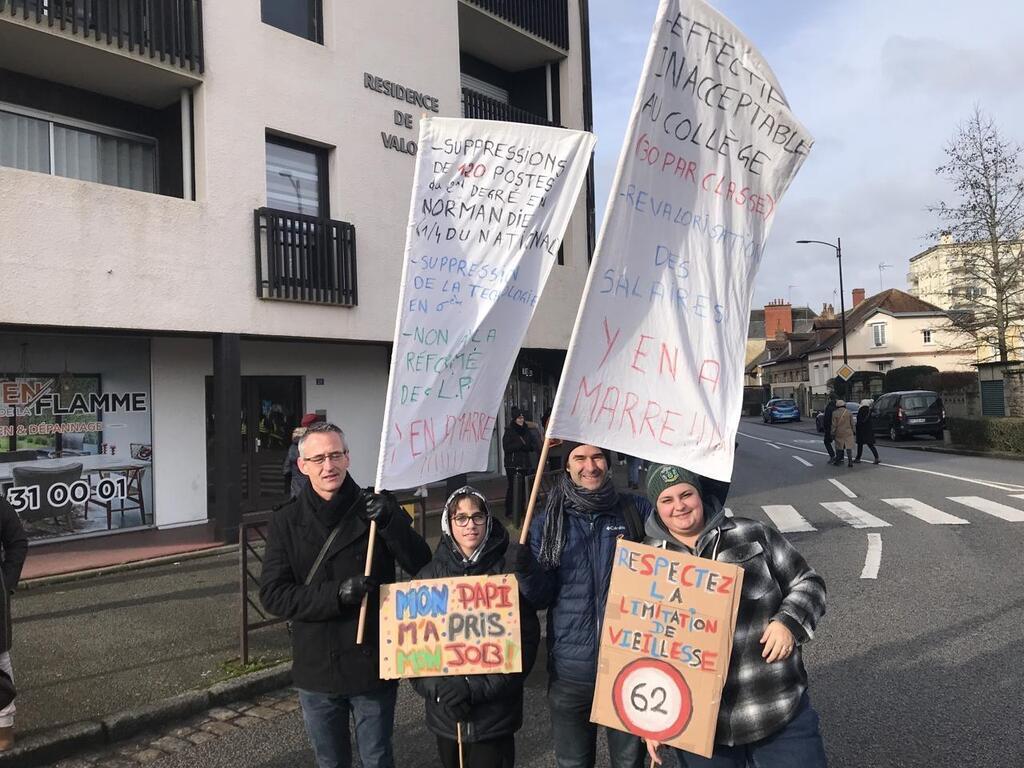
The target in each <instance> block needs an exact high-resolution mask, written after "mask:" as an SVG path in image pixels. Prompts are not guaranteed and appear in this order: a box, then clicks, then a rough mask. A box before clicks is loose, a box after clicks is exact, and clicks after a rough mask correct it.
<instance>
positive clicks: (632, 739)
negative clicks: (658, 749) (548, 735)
mask: <svg viewBox="0 0 1024 768" xmlns="http://www.w3.org/2000/svg"><path fill="white" fill-rule="evenodd" d="M593 702H594V686H593V684H586V683H570V682H569V681H567V680H552V681H551V685H549V686H548V704H549V705H550V707H551V731H552V735H553V736H554V741H555V764H556V765H557V766H558V768H594V761H595V760H596V759H597V726H596V725H594V723H592V722H590V708H591V706H592V705H593ZM605 730H606V731H607V735H608V753H609V755H610V756H611V768H643V765H644V756H645V755H646V754H647V750H646V748H645V747H644V743H643V741H641V739H640V738H639V737H638V736H634V735H632V734H630V733H624V732H623V731H617V730H615V729H613V728H606V729H605Z"/></svg>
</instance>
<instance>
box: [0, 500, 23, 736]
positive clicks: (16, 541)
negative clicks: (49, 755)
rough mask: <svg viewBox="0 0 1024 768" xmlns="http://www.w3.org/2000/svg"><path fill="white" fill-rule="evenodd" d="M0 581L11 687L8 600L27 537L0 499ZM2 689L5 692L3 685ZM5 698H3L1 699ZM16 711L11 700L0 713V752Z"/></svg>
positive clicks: (1, 640)
mask: <svg viewBox="0 0 1024 768" xmlns="http://www.w3.org/2000/svg"><path fill="white" fill-rule="evenodd" d="M0 548H2V552H0V578H2V580H3V581H2V586H3V605H2V607H0V623H2V626H0V671H2V672H3V674H5V675H6V676H7V677H8V678H9V679H10V680H9V682H10V683H11V684H13V682H14V667H13V666H12V665H11V644H12V640H13V636H12V632H11V623H12V619H11V597H12V596H13V595H14V590H15V588H16V587H17V586H18V581H19V580H20V579H21V569H22V566H24V565H25V556H26V555H28V536H27V535H26V533H25V528H24V527H23V526H22V524H21V518H20V517H18V513H17V512H15V511H14V507H12V506H11V505H10V503H8V501H7V499H5V498H3V496H0ZM4 688H7V686H6V685H5V686H4ZM5 698H6V697H5ZM16 711H17V707H16V706H15V704H14V700H13V698H11V701H9V702H8V703H7V704H6V705H5V706H4V707H3V709H0V752H2V751H6V750H8V749H10V748H11V747H13V746H14V715H15V712H16Z"/></svg>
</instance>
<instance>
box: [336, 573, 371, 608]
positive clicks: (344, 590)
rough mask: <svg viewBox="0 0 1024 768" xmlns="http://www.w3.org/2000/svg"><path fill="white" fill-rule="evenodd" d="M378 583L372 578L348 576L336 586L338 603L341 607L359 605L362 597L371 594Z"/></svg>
mask: <svg viewBox="0 0 1024 768" xmlns="http://www.w3.org/2000/svg"><path fill="white" fill-rule="evenodd" d="M378 586H380V582H379V581H377V579H376V578H374V577H373V576H349V577H348V578H347V579H345V580H344V581H343V582H341V584H339V585H338V602H339V603H341V604H342V605H359V604H360V603H361V602H363V595H365V594H366V593H367V592H372V591H373V590H375V589H376V588H377V587H378Z"/></svg>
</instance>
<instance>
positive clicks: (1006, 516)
mask: <svg viewBox="0 0 1024 768" xmlns="http://www.w3.org/2000/svg"><path fill="white" fill-rule="evenodd" d="M948 498H949V500H950V501H955V502H956V503H957V504H963V505H964V506H965V507H970V508H971V509H976V510H978V511H979V512H984V513H985V514H987V515H992V516H993V517H998V518H1000V519H1002V520H1006V521H1008V522H1011V523H1020V522H1024V510H1020V509H1016V508H1015V507H1011V506H1008V505H1006V504H1000V503H999V502H998V501H990V500H989V499H983V498H981V497H980V496H949V497H948Z"/></svg>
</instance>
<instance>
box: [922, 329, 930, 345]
mask: <svg viewBox="0 0 1024 768" xmlns="http://www.w3.org/2000/svg"><path fill="white" fill-rule="evenodd" d="M921 338H922V340H923V341H924V343H925V344H931V343H932V332H931V331H921Z"/></svg>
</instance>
